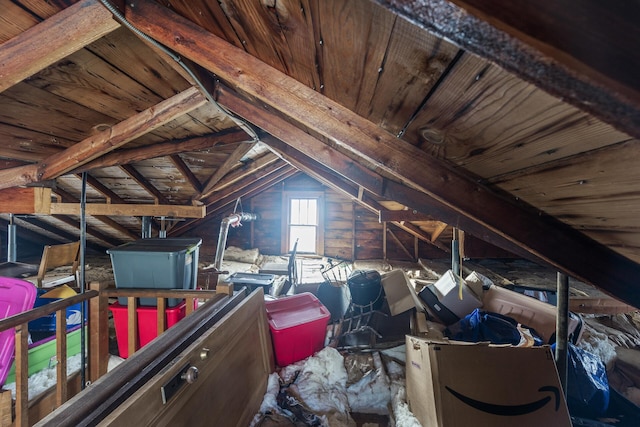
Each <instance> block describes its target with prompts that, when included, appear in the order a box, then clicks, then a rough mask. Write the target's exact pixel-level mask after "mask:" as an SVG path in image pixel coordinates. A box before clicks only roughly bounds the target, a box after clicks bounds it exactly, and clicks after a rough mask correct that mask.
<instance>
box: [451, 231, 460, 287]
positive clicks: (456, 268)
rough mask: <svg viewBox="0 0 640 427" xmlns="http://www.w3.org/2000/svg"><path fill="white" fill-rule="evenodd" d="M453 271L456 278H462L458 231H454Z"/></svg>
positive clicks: (452, 245) (452, 242) (452, 244)
mask: <svg viewBox="0 0 640 427" xmlns="http://www.w3.org/2000/svg"><path fill="white" fill-rule="evenodd" d="M451 271H453V273H454V274H455V275H456V276H460V243H459V241H458V230H457V229H455V228H454V229H453V240H451Z"/></svg>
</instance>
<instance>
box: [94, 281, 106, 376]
mask: <svg viewBox="0 0 640 427" xmlns="http://www.w3.org/2000/svg"><path fill="white" fill-rule="evenodd" d="M106 288H107V285H106V284H104V283H100V282H89V289H90V290H92V291H97V292H98V296H97V297H95V298H91V299H90V300H89V349H90V351H89V381H91V382H94V381H96V380H97V379H98V378H100V377H101V376H103V375H104V374H106V373H107V365H108V364H109V315H108V313H107V310H108V308H109V298H108V297H107V296H105V295H103V292H102V291H103V290H104V289H106Z"/></svg>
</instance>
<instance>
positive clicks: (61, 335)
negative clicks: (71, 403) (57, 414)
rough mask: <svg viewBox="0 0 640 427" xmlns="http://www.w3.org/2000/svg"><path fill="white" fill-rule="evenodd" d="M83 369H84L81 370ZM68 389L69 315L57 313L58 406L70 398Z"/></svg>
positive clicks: (60, 311)
mask: <svg viewBox="0 0 640 427" xmlns="http://www.w3.org/2000/svg"><path fill="white" fill-rule="evenodd" d="M81 369H82V368H81ZM68 393H69V391H68V387H67V313H66V308H64V309H62V310H58V311H57V312H56V406H60V405H62V404H63V403H64V402H66V401H67V399H68V398H69V395H68Z"/></svg>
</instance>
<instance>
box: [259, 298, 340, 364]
mask: <svg viewBox="0 0 640 427" xmlns="http://www.w3.org/2000/svg"><path fill="white" fill-rule="evenodd" d="M265 306H266V310H267V319H268V320H269V330H270V331H271V339H272V341H273V349H274V352H275V357H276V363H277V364H278V365H279V366H286V365H290V364H291V363H294V362H297V361H299V360H302V359H304V358H306V357H309V356H311V355H313V354H314V353H315V352H317V351H319V350H321V349H322V347H324V340H325V336H326V333H327V325H328V323H329V317H331V314H330V313H329V310H327V308H326V307H325V306H324V305H322V303H321V302H320V301H319V300H318V298H316V296H315V295H313V294H312V293H309V292H305V293H301V294H297V295H292V296H289V297H285V298H279V299H277V300H273V301H265Z"/></svg>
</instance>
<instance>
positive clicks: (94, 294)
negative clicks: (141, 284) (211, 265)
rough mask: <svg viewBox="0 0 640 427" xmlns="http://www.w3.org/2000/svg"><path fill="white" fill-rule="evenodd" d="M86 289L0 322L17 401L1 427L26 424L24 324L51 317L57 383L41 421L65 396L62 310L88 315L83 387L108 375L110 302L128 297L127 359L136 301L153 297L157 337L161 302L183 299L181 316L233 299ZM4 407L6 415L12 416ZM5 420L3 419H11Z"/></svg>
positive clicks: (134, 343) (201, 293)
mask: <svg viewBox="0 0 640 427" xmlns="http://www.w3.org/2000/svg"><path fill="white" fill-rule="evenodd" d="M88 287H89V290H87V291H85V292H84V293H82V294H78V295H75V296H72V297H69V298H64V299H61V300H58V301H54V302H52V303H50V304H46V305H44V306H41V307H37V308H34V309H32V310H29V311H27V312H24V313H21V314H18V315H15V316H11V317H9V318H6V319H3V320H0V331H4V330H7V329H11V328H15V332H16V336H15V362H14V363H15V373H16V374H15V376H16V401H15V417H12V416H11V415H9V416H7V414H6V413H4V411H6V408H5V409H3V408H0V411H2V413H1V414H0V427H4V426H5V425H13V426H15V427H26V426H29V425H30V420H29V397H28V390H29V384H28V371H29V367H28V336H29V332H28V323H29V322H30V321H33V320H36V319H38V318H40V317H43V316H47V315H50V314H52V313H56V331H55V336H56V359H57V365H56V372H57V382H56V389H55V402H54V403H53V405H52V406H48V408H47V411H45V412H44V413H43V411H37V413H38V416H37V418H38V419H39V418H42V417H43V416H45V415H47V413H48V412H50V411H51V410H53V409H54V408H57V407H59V406H60V405H62V404H63V403H64V402H66V401H67V400H68V399H69V398H70V397H72V396H69V389H68V378H67V324H66V323H67V322H66V309H67V307H70V306H72V305H74V304H78V303H86V302H88V306H89V307H88V310H87V336H86V349H87V366H86V367H84V369H86V370H85V373H86V376H85V377H86V378H87V379H88V382H93V381H96V380H97V379H98V378H100V377H101V376H102V375H104V374H105V373H106V372H107V366H108V362H109V326H108V317H109V313H108V307H109V298H115V297H126V298H127V318H128V326H127V335H128V341H127V342H128V354H129V355H131V354H133V353H134V352H135V351H137V350H138V349H139V344H138V340H137V316H136V309H137V300H138V298H155V299H156V301H157V325H158V329H157V331H158V335H160V334H161V333H162V332H164V331H165V330H166V328H167V325H166V319H165V309H166V304H167V303H166V299H167V298H179V299H185V300H186V315H189V314H191V313H192V312H193V310H194V309H195V307H196V301H198V300H207V299H212V298H215V297H216V295H217V297H218V298H223V297H224V295H223V294H227V293H228V294H229V295H232V294H233V287H220V289H218V292H217V293H216V291H209V290H178V289H168V290H155V289H133V288H131V289H115V288H112V287H109V285H108V284H105V283H98V282H91V283H90V284H89V286H88ZM10 406H11V405H9V409H8V411H9V413H11V408H10ZM11 418H13V422H12V421H8V422H6V421H7V420H11ZM33 421H37V419H36V420H32V423H33Z"/></svg>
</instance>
